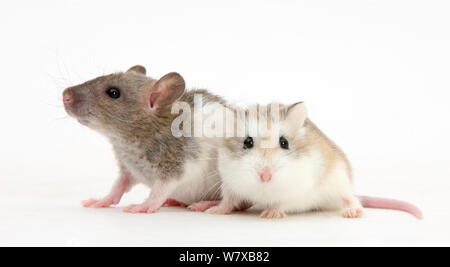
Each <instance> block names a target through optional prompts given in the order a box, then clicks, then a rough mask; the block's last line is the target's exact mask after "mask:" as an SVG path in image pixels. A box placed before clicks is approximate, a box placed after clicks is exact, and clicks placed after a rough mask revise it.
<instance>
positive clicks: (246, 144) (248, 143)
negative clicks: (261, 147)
mask: <svg viewBox="0 0 450 267" xmlns="http://www.w3.org/2000/svg"><path fill="white" fill-rule="evenodd" d="M252 147H253V138H251V137H247V139H245V140H244V148H245V149H247V148H252Z"/></svg>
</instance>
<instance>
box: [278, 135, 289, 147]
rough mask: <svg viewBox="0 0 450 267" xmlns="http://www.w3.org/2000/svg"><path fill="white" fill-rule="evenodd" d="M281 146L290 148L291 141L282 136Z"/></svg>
mask: <svg viewBox="0 0 450 267" xmlns="http://www.w3.org/2000/svg"><path fill="white" fill-rule="evenodd" d="M280 147H281V148H283V149H289V142H288V140H286V138H284V137H280Z"/></svg>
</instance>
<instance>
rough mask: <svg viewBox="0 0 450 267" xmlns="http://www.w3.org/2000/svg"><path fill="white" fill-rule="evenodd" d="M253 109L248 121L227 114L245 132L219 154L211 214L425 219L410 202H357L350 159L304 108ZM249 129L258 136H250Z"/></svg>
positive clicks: (366, 199) (228, 141) (365, 199)
mask: <svg viewBox="0 0 450 267" xmlns="http://www.w3.org/2000/svg"><path fill="white" fill-rule="evenodd" d="M275 107H276V109H275ZM252 108H253V110H259V112H256V114H257V116H249V115H250V114H249V110H250V109H247V110H245V112H241V113H239V112H237V111H238V109H239V108H235V109H230V108H229V109H230V111H229V112H231V113H232V114H234V118H235V120H236V121H237V122H239V123H243V124H244V125H245V131H246V132H245V135H242V136H243V137H231V138H227V139H226V140H225V141H224V143H223V145H222V147H221V148H220V149H219V156H218V169H219V173H220V175H221V178H222V183H223V185H222V195H223V199H222V201H221V202H220V204H219V205H218V206H215V207H212V208H209V209H208V210H207V211H206V212H207V213H212V214H228V213H231V211H232V210H233V209H236V208H237V207H239V206H240V207H242V205H241V204H242V203H243V202H246V203H251V204H256V205H258V206H262V207H264V208H265V210H264V211H263V212H262V214H261V217H262V218H283V217H285V214H286V212H303V211H310V210H340V209H343V210H344V211H343V216H344V217H346V218H357V217H360V216H361V215H362V214H363V207H367V208H382V209H395V210H402V211H406V212H409V213H411V214H413V215H414V216H416V217H417V218H422V213H421V212H420V210H419V209H418V208H416V207H415V206H413V205H411V204H409V203H406V202H401V201H396V200H390V199H381V198H371V197H357V196H355V195H354V193H353V190H352V180H353V177H352V170H351V166H350V163H349V161H348V159H347V157H346V155H345V154H344V153H343V152H342V150H341V149H340V148H339V147H338V146H337V145H336V144H335V143H334V142H333V141H331V140H330V139H329V138H328V137H326V136H325V134H324V133H322V131H320V130H319V128H317V127H316V125H314V123H313V122H312V121H311V120H309V119H308V118H307V112H306V107H305V104H304V103H302V102H301V103H296V104H293V105H290V106H283V105H273V104H272V105H268V106H266V107H264V106H255V107H252ZM261 111H264V112H261ZM239 114H242V115H241V116H238V115H239ZM231 117H233V116H231ZM251 125H256V129H257V131H258V133H257V134H255V133H253V134H252V133H249V128H250V129H251V127H249V126H251Z"/></svg>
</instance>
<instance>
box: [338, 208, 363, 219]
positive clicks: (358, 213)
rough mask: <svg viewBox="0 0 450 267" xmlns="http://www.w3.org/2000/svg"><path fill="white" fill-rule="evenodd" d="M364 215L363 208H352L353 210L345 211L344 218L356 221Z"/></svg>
mask: <svg viewBox="0 0 450 267" xmlns="http://www.w3.org/2000/svg"><path fill="white" fill-rule="evenodd" d="M363 213H364V210H363V208H361V207H352V208H346V209H345V211H344V214H343V215H342V216H344V218H348V219H355V218H361V217H362V215H363Z"/></svg>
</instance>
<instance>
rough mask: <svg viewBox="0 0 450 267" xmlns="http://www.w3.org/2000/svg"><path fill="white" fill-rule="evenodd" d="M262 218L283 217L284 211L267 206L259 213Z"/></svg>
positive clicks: (284, 215)
mask: <svg viewBox="0 0 450 267" xmlns="http://www.w3.org/2000/svg"><path fill="white" fill-rule="evenodd" d="M259 216H260V217H261V218H263V219H283V218H285V217H286V213H284V212H283V211H281V210H279V209H277V208H268V209H266V210H265V211H263V212H262V213H261V215H259Z"/></svg>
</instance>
